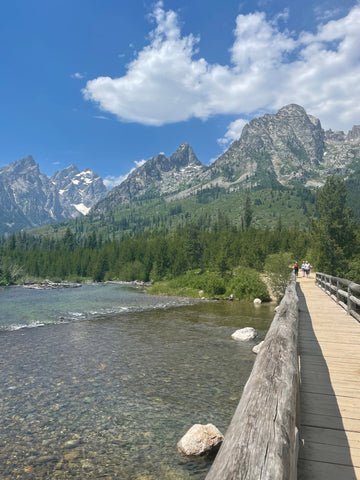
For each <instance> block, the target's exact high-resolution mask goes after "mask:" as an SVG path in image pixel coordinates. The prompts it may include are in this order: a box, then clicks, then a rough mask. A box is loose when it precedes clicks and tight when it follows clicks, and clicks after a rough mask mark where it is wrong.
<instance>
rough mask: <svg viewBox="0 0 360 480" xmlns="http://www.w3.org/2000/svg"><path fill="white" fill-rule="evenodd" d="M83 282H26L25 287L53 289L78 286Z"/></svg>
mask: <svg viewBox="0 0 360 480" xmlns="http://www.w3.org/2000/svg"><path fill="white" fill-rule="evenodd" d="M81 286H82V283H70V282H41V283H24V284H23V287H24V288H32V289H34V290H52V289H55V288H78V287H81Z"/></svg>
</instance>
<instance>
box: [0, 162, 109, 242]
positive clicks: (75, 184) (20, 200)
mask: <svg viewBox="0 0 360 480" xmlns="http://www.w3.org/2000/svg"><path fill="white" fill-rule="evenodd" d="M107 191H108V190H107V188H106V187H105V185H104V183H103V181H102V179H101V178H100V177H99V176H98V175H97V174H95V173H94V172H93V171H92V170H89V169H85V170H83V171H82V172H80V171H79V169H78V168H77V167H76V165H71V166H70V167H68V168H66V169H64V170H61V171H59V172H56V173H55V174H54V175H53V176H52V177H50V178H49V177H48V176H47V175H45V174H43V173H41V172H40V169H39V165H38V164H37V163H36V162H35V160H34V159H33V157H32V156H31V155H29V156H27V157H25V158H23V159H21V160H18V161H15V162H12V163H10V164H8V165H6V166H4V167H2V168H0V234H7V233H10V232H12V231H17V230H21V229H27V228H32V227H38V226H40V225H45V224H48V223H54V222H63V221H65V220H68V219H70V218H75V217H77V216H81V215H84V214H86V213H87V212H88V211H89V210H90V208H91V207H92V206H93V205H94V204H95V203H97V202H98V201H99V200H101V199H102V198H103V197H104V196H105V195H106V193H107Z"/></svg>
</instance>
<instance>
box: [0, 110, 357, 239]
mask: <svg viewBox="0 0 360 480" xmlns="http://www.w3.org/2000/svg"><path fill="white" fill-rule="evenodd" d="M359 173H360V126H354V127H353V128H352V130H350V132H349V133H347V134H345V133H344V132H334V131H332V130H327V131H324V130H323V129H322V127H321V123H320V120H318V119H317V118H315V117H313V116H312V115H309V114H307V113H306V111H305V110H304V109H303V108H302V107H301V106H299V105H294V104H291V105H287V106H285V107H283V108H281V109H280V110H279V111H278V112H277V113H276V114H266V115H264V116H263V117H261V118H258V119H254V120H252V121H251V122H249V124H247V125H246V126H245V127H244V129H243V131H242V134H241V136H240V138H239V139H238V140H236V141H234V142H233V143H232V144H231V145H230V147H229V148H228V149H227V151H226V152H224V153H223V154H222V155H221V156H220V157H219V158H218V159H217V160H216V161H215V162H214V163H212V164H211V165H210V166H205V165H203V164H202V163H201V162H200V161H199V160H198V159H197V157H196V154H195V153H194V151H193V149H192V148H191V146H190V145H188V144H187V143H183V144H181V145H180V147H179V148H178V149H177V151H176V152H175V153H174V154H173V155H171V156H170V157H169V158H167V157H166V156H165V155H164V154H159V155H157V156H155V157H153V158H151V159H150V160H148V161H147V162H145V163H144V164H143V165H142V166H140V167H138V168H137V169H135V170H134V171H132V172H131V173H130V174H129V176H128V177H127V178H126V180H124V181H123V182H122V183H121V184H120V185H118V186H116V187H114V188H113V189H112V190H111V191H110V192H109V191H107V189H106V187H105V186H104V184H103V182H102V180H101V178H100V177H99V176H97V175H96V174H94V172H92V171H91V170H84V171H83V172H79V170H78V168H77V167H76V166H75V165H71V166H70V167H68V168H67V169H64V170H62V171H61V172H57V173H55V174H54V175H53V176H52V177H51V178H49V177H47V176H46V175H43V174H41V173H40V171H39V167H38V165H37V164H36V163H35V161H34V160H33V158H32V157H30V156H29V157H26V158H24V159H22V160H20V161H18V162H14V163H12V164H10V165H8V166H6V167H3V168H1V169H0V202H1V203H0V233H1V234H4V233H7V232H10V231H15V230H20V229H26V228H30V227H34V226H39V225H44V224H47V223H51V222H52V223H53V222H60V221H64V220H66V219H71V218H74V217H76V216H79V215H84V214H87V213H88V212H89V209H91V210H90V214H94V215H95V216H99V215H102V214H105V213H107V212H109V211H110V210H111V209H113V208H114V207H117V206H119V205H124V204H129V203H131V202H133V201H135V200H141V199H147V200H149V199H152V198H162V199H164V200H166V202H171V201H178V200H181V199H185V198H188V197H191V196H193V195H195V194H198V193H199V192H204V191H211V190H213V189H217V190H219V188H220V189H221V191H222V192H223V194H224V195H226V194H229V193H234V192H241V191H243V190H244V189H250V188H251V189H252V190H254V189H256V190H260V189H268V188H275V189H278V188H282V187H289V188H292V187H293V186H296V185H302V186H304V187H309V188H312V187H318V186H320V185H322V184H323V183H324V182H325V178H326V176H328V175H333V174H338V175H341V176H342V177H343V178H345V179H347V180H349V181H353V182H354V181H355V180H354V179H357V178H358V177H359Z"/></svg>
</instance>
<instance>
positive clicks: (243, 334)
mask: <svg viewBox="0 0 360 480" xmlns="http://www.w3.org/2000/svg"><path fill="white" fill-rule="evenodd" d="M231 336H232V338H233V339H235V340H240V341H242V342H247V341H248V340H253V339H254V338H255V337H256V336H257V333H256V330H255V328H253V327H245V328H240V330H236V332H234V333H233V334H232V335H231Z"/></svg>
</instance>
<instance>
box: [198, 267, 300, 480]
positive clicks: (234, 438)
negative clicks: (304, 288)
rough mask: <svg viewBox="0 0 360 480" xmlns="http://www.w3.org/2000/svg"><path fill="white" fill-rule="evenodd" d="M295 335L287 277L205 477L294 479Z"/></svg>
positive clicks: (293, 292)
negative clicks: (280, 296)
mask: <svg viewBox="0 0 360 480" xmlns="http://www.w3.org/2000/svg"><path fill="white" fill-rule="evenodd" d="M297 339H298V296H297V293H296V282H295V277H294V276H292V279H291V282H290V285H289V286H288V287H287V289H286V293H285V296H284V298H283V299H282V301H281V303H280V305H279V307H278V310H277V312H276V315H275V317H274V319H273V321H272V324H271V326H270V329H269V331H268V333H267V335H266V338H265V341H264V343H263V345H262V348H261V350H260V352H259V354H258V356H257V357H256V360H255V363H254V367H253V370H252V372H251V375H250V377H249V379H248V381H247V383H246V385H245V388H244V391H243V394H242V397H241V400H240V402H239V405H238V407H237V409H236V411H235V414H234V417H233V419H232V421H231V424H230V426H229V428H228V431H227V433H226V435H225V439H224V442H223V444H222V446H221V448H220V450H219V453H218V454H217V456H216V458H215V461H214V463H213V465H212V467H211V469H210V471H209V473H208V475H207V476H206V480H235V479H237V480H240V479H241V480H245V479H247V480H250V479H251V480H263V479H267V480H278V479H282V480H292V479H296V475H297V474H296V464H297V451H298V447H297V428H296V411H297V397H298V382H299V374H298V357H297Z"/></svg>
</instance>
